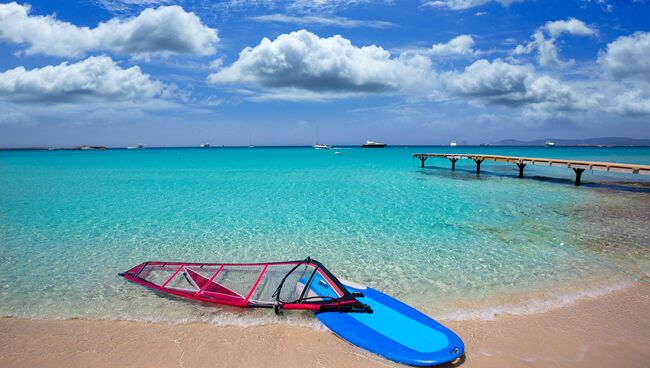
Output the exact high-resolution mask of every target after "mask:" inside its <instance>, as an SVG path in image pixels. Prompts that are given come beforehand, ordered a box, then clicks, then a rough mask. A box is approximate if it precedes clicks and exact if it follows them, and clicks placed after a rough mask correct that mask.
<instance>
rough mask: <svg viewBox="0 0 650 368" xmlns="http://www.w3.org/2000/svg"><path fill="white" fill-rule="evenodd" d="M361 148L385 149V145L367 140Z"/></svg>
mask: <svg viewBox="0 0 650 368" xmlns="http://www.w3.org/2000/svg"><path fill="white" fill-rule="evenodd" d="M361 147H362V148H384V147H386V143H380V142H375V141H371V140H367V141H366V143H364V144H363V145H362V146H361Z"/></svg>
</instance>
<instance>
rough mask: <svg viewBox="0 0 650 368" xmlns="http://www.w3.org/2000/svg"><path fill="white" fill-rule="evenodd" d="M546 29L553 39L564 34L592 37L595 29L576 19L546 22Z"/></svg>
mask: <svg viewBox="0 0 650 368" xmlns="http://www.w3.org/2000/svg"><path fill="white" fill-rule="evenodd" d="M544 29H546V31H548V33H549V34H550V35H551V37H553V38H557V37H559V36H560V35H561V34H562V33H568V34H571V35H574V36H591V35H593V34H594V30H593V29H591V28H589V26H587V25H586V24H585V23H584V22H583V21H581V20H578V19H576V18H569V19H567V20H556V21H553V22H546V24H545V25H544Z"/></svg>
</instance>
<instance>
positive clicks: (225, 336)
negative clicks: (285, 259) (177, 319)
mask: <svg viewBox="0 0 650 368" xmlns="http://www.w3.org/2000/svg"><path fill="white" fill-rule="evenodd" d="M649 315H650V286H649V285H648V284H645V283H642V282H638V283H635V284H634V285H633V286H632V287H629V288H627V289H624V290H620V291H616V292H613V293H611V294H608V295H606V296H602V297H599V298H596V299H583V300H580V301H578V302H577V303H575V304H573V305H571V306H568V307H563V308H560V309H555V310H551V311H549V312H545V313H540V314H532V315H526V316H507V315H506V316H501V317H497V318H496V319H494V320H491V321H449V322H445V321H442V322H445V323H446V324H447V325H448V326H449V327H451V328H452V329H453V330H455V331H456V332H458V334H459V335H460V336H461V337H462V338H463V340H464V342H465V344H466V358H465V360H464V361H462V362H456V363H455V364H451V366H463V367H497V366H501V367H615V366H620V365H621V364H624V365H625V366H626V367H647V364H648V362H649V361H650V319H648V316H649ZM208 365H209V366H234V367H305V366H318V367H381V366H399V365H398V364H394V363H391V362H389V361H386V360H384V359H382V358H380V357H377V356H374V355H372V354H369V353H366V352H364V351H362V350H360V349H357V348H355V347H353V346H351V345H349V344H347V343H346V342H344V341H342V340H340V339H338V338H337V337H336V336H334V335H333V334H331V333H329V332H327V331H318V330H311V329H308V328H304V327H290V326H282V325H272V326H260V327H248V328H242V327H234V326H226V327H222V326H214V325H210V324H198V323H195V324H180V325H173V324H163V323H137V322H124V321H120V322H112V321H85V320H65V321H33V320H23V319H16V318H3V319H0V366H1V367H5V368H10V367H118V366H119V367H154V366H155V367H184V368H190V367H203V366H208Z"/></svg>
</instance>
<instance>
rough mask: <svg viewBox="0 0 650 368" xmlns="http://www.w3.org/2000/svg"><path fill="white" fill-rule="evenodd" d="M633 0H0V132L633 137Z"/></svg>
mask: <svg viewBox="0 0 650 368" xmlns="http://www.w3.org/2000/svg"><path fill="white" fill-rule="evenodd" d="M649 20H650V0H628V1H610V0H575V1H570V0H564V1H555V0H536V1H533V0H438V1H427V0H414V1H398V0H380V1H371V0H314V1H306V0H289V1H270V0H251V1H245V0H229V1H209V0H179V1H174V0H77V1H72V0H71V1H63V0H61V1H31V2H29V3H23V2H7V1H0V147H26V146H32V147H33V146H40V147H49V146H78V145H84V144H87V145H106V146H113V147H120V146H127V145H134V144H147V145H149V146H196V145H199V144H201V143H206V142H207V143H210V144H212V145H213V146H220V145H227V146H230V145H248V143H249V140H250V141H251V143H252V144H254V145H258V146H261V145H311V144H314V143H316V142H317V141H318V142H320V143H328V144H339V145H342V144H348V145H356V144H360V143H363V142H365V140H366V139H372V140H376V141H382V142H386V143H388V144H393V145H397V144H405V145H425V144H448V143H449V142H450V141H451V140H455V141H457V142H458V143H459V144H480V143H491V142H496V141H499V140H501V139H507V138H513V139H520V140H533V139H544V138H591V137H607V136H619V137H620V136H627V137H633V138H650V21H649Z"/></svg>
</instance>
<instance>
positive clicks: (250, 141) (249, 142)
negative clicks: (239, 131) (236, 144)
mask: <svg viewBox="0 0 650 368" xmlns="http://www.w3.org/2000/svg"><path fill="white" fill-rule="evenodd" d="M251 137H252V133H248V148H253V147H255V146H253V141H252V138H251Z"/></svg>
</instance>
